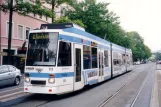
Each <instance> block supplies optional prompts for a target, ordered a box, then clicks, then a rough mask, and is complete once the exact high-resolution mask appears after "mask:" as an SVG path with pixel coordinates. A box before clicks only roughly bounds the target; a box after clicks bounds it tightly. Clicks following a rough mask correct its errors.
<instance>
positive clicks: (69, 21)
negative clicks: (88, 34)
mask: <svg viewBox="0 0 161 107" xmlns="http://www.w3.org/2000/svg"><path fill="white" fill-rule="evenodd" d="M55 23H75V24H77V25H79V26H81V27H84V28H85V25H84V24H83V23H82V21H81V20H70V19H69V18H68V17H60V18H59V19H58V20H56V21H55Z"/></svg>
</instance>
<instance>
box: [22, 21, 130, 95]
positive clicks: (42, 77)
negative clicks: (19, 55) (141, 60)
mask: <svg viewBox="0 0 161 107" xmlns="http://www.w3.org/2000/svg"><path fill="white" fill-rule="evenodd" d="M130 70H132V52H131V50H130V49H126V48H124V47H121V46H118V45H116V44H114V43H111V42H108V41H106V40H104V39H101V38H99V37H97V36H94V35H92V34H90V33H87V32H86V31H85V30H84V29H83V28H81V27H79V26H77V25H75V24H72V23H67V24H42V25H41V27H40V29H36V30H32V31H30V35H29V43H28V51H27V58H26V66H25V77H24V78H25V80H24V92H29V93H40V94H57V95H60V94H64V93H69V92H73V91H76V90H80V89H82V88H83V87H85V86H86V85H93V84H97V83H100V82H103V81H105V80H107V79H110V78H112V77H115V76H117V75H120V74H122V73H125V72H127V71H130Z"/></svg>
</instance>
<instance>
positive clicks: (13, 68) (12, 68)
mask: <svg viewBox="0 0 161 107" xmlns="http://www.w3.org/2000/svg"><path fill="white" fill-rule="evenodd" d="M8 68H9V71H10V72H12V71H16V68H15V67H14V66H8Z"/></svg>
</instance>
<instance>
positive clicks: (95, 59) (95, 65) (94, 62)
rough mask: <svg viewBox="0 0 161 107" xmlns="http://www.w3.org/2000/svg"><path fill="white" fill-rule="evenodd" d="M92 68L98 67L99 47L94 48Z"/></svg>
mask: <svg viewBox="0 0 161 107" xmlns="http://www.w3.org/2000/svg"><path fill="white" fill-rule="evenodd" d="M92 68H97V48H92Z"/></svg>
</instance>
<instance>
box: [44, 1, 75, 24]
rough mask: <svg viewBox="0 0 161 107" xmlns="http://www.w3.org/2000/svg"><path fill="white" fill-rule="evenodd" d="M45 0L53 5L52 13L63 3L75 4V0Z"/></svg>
mask: <svg viewBox="0 0 161 107" xmlns="http://www.w3.org/2000/svg"><path fill="white" fill-rule="evenodd" d="M45 2H46V3H48V4H51V5H52V10H51V12H52V13H54V9H55V7H58V6H59V5H61V4H63V3H67V4H68V5H73V0H45ZM52 22H54V16H52Z"/></svg>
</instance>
